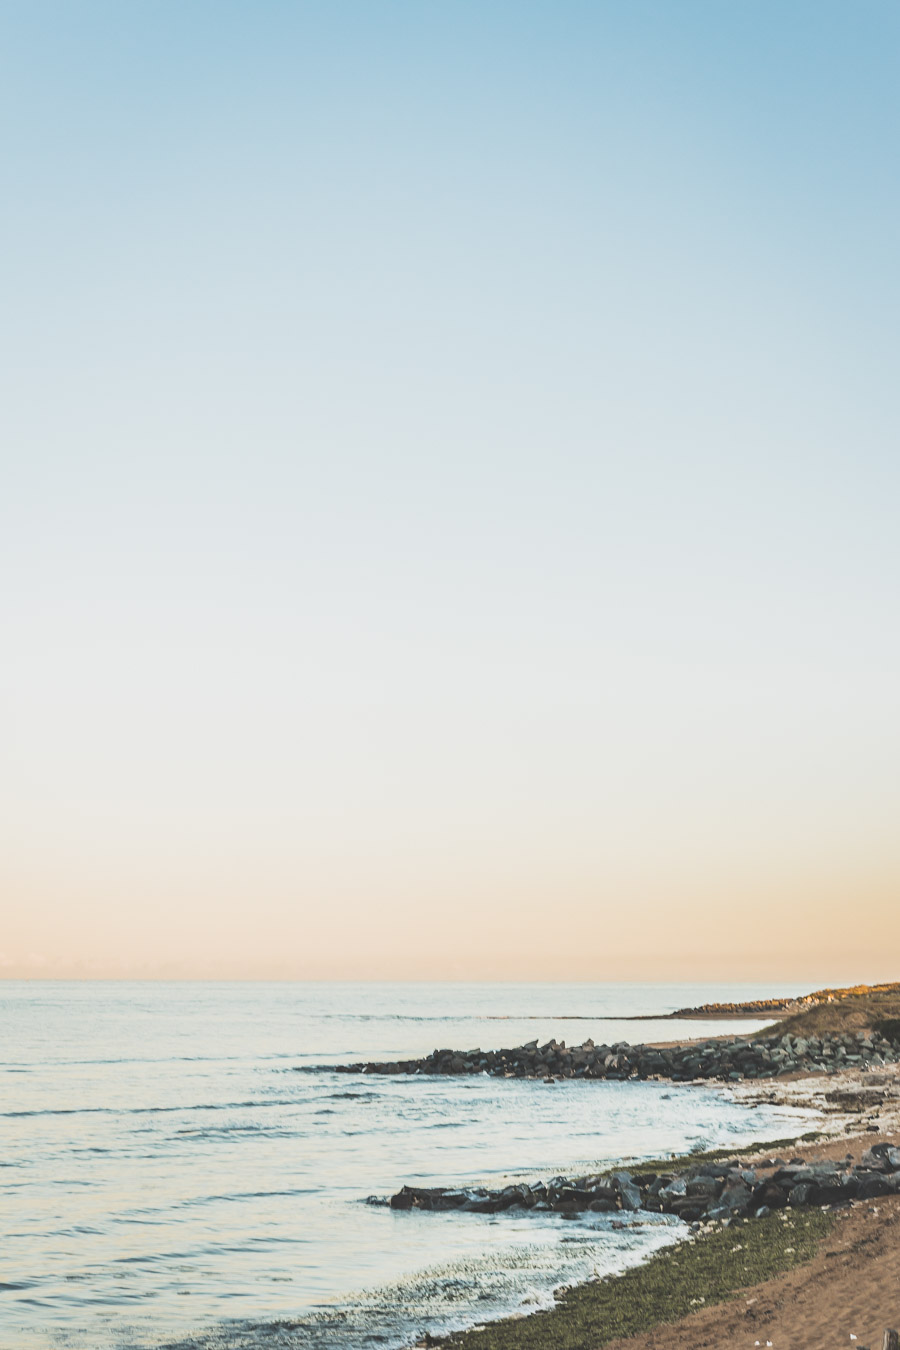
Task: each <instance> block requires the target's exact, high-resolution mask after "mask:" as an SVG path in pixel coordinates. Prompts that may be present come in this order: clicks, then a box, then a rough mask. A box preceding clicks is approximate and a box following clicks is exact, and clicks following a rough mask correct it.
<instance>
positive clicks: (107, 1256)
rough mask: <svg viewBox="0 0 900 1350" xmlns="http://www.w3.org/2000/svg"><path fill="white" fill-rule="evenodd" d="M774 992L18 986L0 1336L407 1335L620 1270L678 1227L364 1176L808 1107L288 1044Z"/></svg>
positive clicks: (418, 1049) (485, 1040) (554, 1022)
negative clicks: (430, 1204) (543, 1210)
mask: <svg viewBox="0 0 900 1350" xmlns="http://www.w3.org/2000/svg"><path fill="white" fill-rule="evenodd" d="M778 992H782V991H781V990H778V989H775V988H770V987H768V986H755V985H754V986H734V985H729V986H724V985H723V986H711V985H703V986H687V985H671V986H662V985H509V984H507V985H411V984H400V985H386V984H374V985H373V984H358V985H339V984H188V983H184V984H124V983H122V984H119V983H71V984H68V983H17V982H8V983H5V984H0V1031H2V1042H0V1328H2V1336H0V1343H2V1345H3V1346H4V1347H16V1348H18V1347H21V1348H22V1350H44V1348H45V1347H51V1346H53V1347H55V1346H68V1347H72V1348H73V1350H88V1347H90V1350H112V1347H151V1346H154V1347H158V1346H160V1345H170V1346H171V1345H179V1346H186V1345H188V1344H190V1345H192V1346H202V1347H204V1350H205V1348H206V1347H209V1350H212V1347H217V1348H218V1347H226V1346H229V1347H241V1348H242V1350H243V1348H244V1347H247V1348H248V1350H249V1347H261V1346H274V1345H279V1346H282V1345H291V1346H293V1345H297V1346H304V1347H305V1346H310V1347H316V1348H319V1347H322V1348H323V1350H327V1348H328V1347H335V1346H347V1347H351V1350H375V1347H380V1348H381V1350H390V1347H394V1346H401V1345H406V1344H409V1343H410V1340H411V1339H412V1338H414V1337H415V1335H417V1334H420V1333H421V1332H423V1331H424V1330H426V1329H428V1330H431V1331H432V1332H438V1331H441V1330H445V1329H448V1328H450V1327H457V1326H461V1325H465V1324H467V1323H470V1322H472V1321H474V1320H477V1319H483V1318H484V1317H488V1316H496V1315H499V1314H501V1313H505V1312H509V1311H513V1310H516V1309H526V1310H527V1309H529V1308H533V1307H534V1306H536V1305H538V1304H540V1303H542V1302H546V1301H547V1300H548V1299H549V1297H550V1295H551V1291H552V1290H553V1288H554V1287H555V1286H558V1285H559V1284H560V1283H564V1282H566V1283H568V1282H572V1281H574V1280H578V1279H584V1278H587V1277H589V1276H590V1275H591V1274H592V1273H595V1272H605V1271H611V1270H616V1269H622V1268H623V1267H624V1266H625V1265H627V1264H629V1263H631V1262H634V1261H636V1260H640V1259H642V1258H643V1257H644V1256H645V1255H646V1254H647V1253H648V1252H650V1251H652V1250H653V1249H654V1248H656V1247H657V1246H659V1245H661V1244H664V1243H667V1242H671V1241H674V1240H677V1239H678V1238H679V1237H680V1236H681V1235H682V1232H683V1230H682V1228H681V1226H680V1225H678V1224H674V1223H672V1222H664V1221H662V1220H657V1221H655V1222H654V1221H653V1220H652V1219H651V1218H650V1217H649V1216H645V1218H644V1219H643V1220H641V1221H639V1222H635V1223H633V1224H630V1225H629V1226H626V1227H624V1228H623V1227H620V1226H616V1227H615V1228H614V1227H613V1225H612V1220H611V1219H610V1218H609V1217H608V1216H603V1215H591V1216H585V1217H584V1218H583V1219H579V1220H577V1221H575V1222H573V1221H565V1220H562V1219H561V1218H559V1217H557V1216H547V1217H546V1218H544V1219H539V1218H537V1217H535V1216H533V1215H531V1216H526V1215H522V1214H514V1213H513V1214H501V1215H495V1216H483V1215H467V1214H446V1215H444V1214H442V1215H429V1214H418V1213H397V1212H393V1211H391V1210H390V1209H389V1208H387V1207H385V1206H384V1205H383V1204H373V1203H371V1202H370V1198H371V1197H381V1198H384V1197H386V1196H388V1195H389V1194H390V1193H391V1192H392V1191H394V1190H396V1189H397V1188H399V1186H400V1185H401V1184H402V1183H403V1182H411V1183H418V1184H423V1185H427V1184H442V1183H452V1184H456V1183H462V1182H471V1183H478V1182H484V1183H488V1184H491V1185H496V1184H497V1183H499V1182H501V1181H504V1180H505V1179H507V1178H516V1177H527V1178H531V1177H536V1176H543V1177H548V1176H551V1175H553V1174H555V1173H558V1172H569V1171H573V1170H575V1169H579V1168H582V1167H585V1168H586V1167H595V1166H598V1165H603V1164H607V1163H612V1162H614V1161H618V1160H620V1159H622V1158H630V1157H641V1156H643V1157H653V1156H657V1155H659V1154H660V1153H666V1152H670V1151H684V1150H687V1149H691V1148H704V1147H708V1146H713V1145H718V1144H723V1143H728V1144H731V1143H733V1144H734V1145H735V1146H736V1147H737V1146H739V1145H741V1144H742V1143H744V1142H747V1141H749V1140H750V1139H752V1138H766V1137H773V1136H781V1135H785V1134H791V1133H797V1132H799V1131H800V1129H801V1128H803V1127H805V1125H806V1118H804V1117H802V1116H801V1115H800V1113H797V1112H788V1111H785V1110H778V1109H775V1108H764V1109H757V1110H755V1111H753V1112H748V1111H746V1110H745V1109H744V1108H741V1107H739V1106H738V1105H737V1104H736V1103H734V1102H732V1101H731V1100H730V1099H729V1098H728V1096H727V1094H724V1093H722V1092H720V1091H717V1090H715V1089H707V1088H684V1089H676V1088H672V1087H671V1086H668V1087H667V1086H666V1085H664V1084H656V1083H644V1084H620V1083H603V1082H594V1083H585V1082H568V1083H565V1084H559V1085H555V1086H553V1087H545V1086H544V1085H543V1084H540V1083H535V1082H522V1081H517V1080H512V1079H510V1080H497V1079H490V1078H487V1077H473V1078H463V1079H441V1078H436V1079H435V1078H408V1077H403V1078H368V1077H366V1078H357V1077H347V1076H346V1075H341V1074H335V1073H333V1072H331V1071H328V1070H326V1069H324V1068H323V1069H321V1070H319V1069H318V1068H317V1069H316V1071H315V1072H312V1073H308V1072H306V1073H298V1072H296V1069H297V1068H298V1067H301V1066H318V1065H324V1064H327V1063H336V1062H345V1061H346V1062H349V1061H353V1060H358V1059H364V1058H385V1059H387V1058H391V1059H396V1058H397V1057H399V1056H414V1055H420V1054H423V1053H427V1052H429V1051H431V1050H432V1049H434V1048H435V1047H436V1046H453V1047H458V1048H463V1049H472V1048H474V1047H476V1046H479V1047H482V1048H485V1049H487V1048H492V1047H497V1046H511V1045H519V1044H521V1043H522V1042H524V1041H527V1040H531V1039H532V1038H533V1037H535V1036H537V1037H538V1038H539V1039H540V1040H541V1041H544V1040H548V1039H549V1038H550V1037H551V1036H556V1037H557V1038H558V1039H560V1040H563V1039H564V1040H566V1041H567V1042H568V1043H569V1044H575V1043H581V1042H582V1041H583V1040H584V1039H586V1038H587V1037H588V1036H591V1037H593V1039H594V1040H595V1041H597V1042H598V1043H599V1042H601V1041H606V1042H609V1043H612V1042H613V1041H616V1040H652V1039H654V1038H655V1039H674V1038H676V1037H680V1036H693V1037H702V1036H706V1035H708V1034H712V1033H715V1032H720V1031H721V1030H722V1028H721V1025H718V1026H716V1025H706V1024H701V1023H696V1022H689V1023H681V1024H679V1023H673V1022H666V1023H662V1024H654V1023H652V1022H644V1023H629V1022H627V1021H621V1020H620V1021H617V1020H616V1018H617V1017H618V1018H622V1017H625V1016H627V1015H630V1014H634V1013H646V1012H651V1013H662V1012H666V1011H669V1010H671V1009H674V1008H677V1007H679V1006H683V1005H685V1004H692V1003H697V1002H702V1001H707V1000H709V999H711V998H744V997H761V996H764V995H766V994H771V993H778ZM756 1025H758V1024H757V1023H745V1024H740V1025H735V1027H734V1029H735V1032H736V1033H737V1032H738V1031H741V1030H745V1029H746V1030H749V1029H750V1028H751V1027H754V1026H756Z"/></svg>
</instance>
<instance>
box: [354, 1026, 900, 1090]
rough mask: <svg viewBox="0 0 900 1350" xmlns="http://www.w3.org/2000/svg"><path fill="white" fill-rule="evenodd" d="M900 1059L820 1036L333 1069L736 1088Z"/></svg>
mask: <svg viewBox="0 0 900 1350" xmlns="http://www.w3.org/2000/svg"><path fill="white" fill-rule="evenodd" d="M898 1060H900V1037H898V1038H896V1039H894V1040H891V1039H888V1038H887V1037H886V1036H883V1035H880V1034H878V1033H877V1032H873V1033H871V1034H869V1033H867V1032H862V1031H861V1032H857V1033H855V1034H854V1033H852V1032H845V1033H841V1034H836V1035H823V1036H809V1037H806V1038H805V1037H801V1036H791V1035H789V1034H786V1035H783V1036H779V1035H776V1036H769V1037H765V1036H763V1037H757V1038H755V1039H754V1040H729V1039H721V1040H710V1041H699V1042H689V1043H687V1044H683V1045H674V1046H668V1047H662V1046H651V1045H629V1044H628V1043H627V1042H625V1041H619V1042H617V1043H616V1044H615V1045H595V1044H594V1042H593V1041H591V1040H588V1041H585V1042H584V1044H583V1045H574V1046H567V1045H566V1043H565V1041H556V1040H552V1041H548V1042H547V1043H546V1045H540V1046H539V1045H538V1043H537V1041H529V1042H528V1044H527V1045H520V1046H518V1047H517V1048H516V1049H513V1050H487V1051H483V1050H480V1049H477V1050H434V1051H433V1052H432V1053H431V1054H430V1055H427V1056H426V1057H425V1058H424V1059H405V1060H396V1061H390V1062H387V1063H374V1064H373V1063H369V1064H367V1063H362V1064H335V1065H332V1066H331V1067H332V1069H334V1070H335V1071H336V1072H338V1073H378V1074H473V1073H485V1074H490V1075H491V1076H492V1077H495V1078H539V1079H543V1080H544V1082H554V1081H556V1080H558V1079H565V1078H591V1079H593V1078H602V1079H607V1080H609V1079H613V1080H616V1081H619V1082H624V1081H626V1080H629V1079H638V1080H646V1079H665V1080H667V1081H671V1082H673V1083H694V1082H699V1081H701V1080H704V1079H706V1080H709V1079H711V1080H714V1081H717V1082H726V1083H727V1082H732V1083H736V1082H739V1081H741V1080H742V1079H746V1078H776V1077H779V1076H783V1075H784V1074H788V1073H797V1072H801V1073H837V1072H838V1071H839V1070H841V1069H849V1068H857V1069H860V1068H862V1069H869V1068H873V1069H874V1068H880V1067H882V1066H883V1065H885V1064H894V1063H896V1062H897V1061H898Z"/></svg>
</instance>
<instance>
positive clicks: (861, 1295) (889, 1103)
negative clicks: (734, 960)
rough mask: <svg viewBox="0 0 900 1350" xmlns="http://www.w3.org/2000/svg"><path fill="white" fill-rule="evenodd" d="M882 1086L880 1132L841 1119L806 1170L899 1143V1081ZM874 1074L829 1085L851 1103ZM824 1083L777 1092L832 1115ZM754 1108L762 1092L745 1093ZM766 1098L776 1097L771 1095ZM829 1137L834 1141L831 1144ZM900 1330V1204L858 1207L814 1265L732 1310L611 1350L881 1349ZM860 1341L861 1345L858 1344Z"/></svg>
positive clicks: (748, 1294)
mask: <svg viewBox="0 0 900 1350" xmlns="http://www.w3.org/2000/svg"><path fill="white" fill-rule="evenodd" d="M878 1076H879V1077H884V1078H885V1079H886V1080H887V1081H886V1082H885V1090H886V1094H890V1095H889V1096H886V1100H885V1103H884V1105H883V1106H882V1107H881V1108H879V1110H878V1112H877V1124H878V1127H879V1128H878V1129H877V1130H875V1129H873V1127H872V1126H871V1125H870V1126H868V1127H866V1126H862V1127H861V1126H860V1122H859V1119H858V1117H857V1118H854V1117H852V1116H846V1115H843V1114H835V1115H834V1116H833V1117H832V1120H831V1121H829V1122H828V1123H827V1124H826V1128H825V1137H823V1140H822V1142H821V1143H818V1142H817V1143H816V1144H815V1145H813V1146H809V1147H808V1148H803V1149H798V1151H797V1156H798V1157H803V1158H804V1159H806V1160H808V1161H812V1160H817V1159H828V1160H834V1161H839V1160H843V1159H844V1158H845V1157H846V1155H847V1154H848V1153H852V1154H853V1155H854V1157H855V1159H856V1160H858V1159H859V1158H860V1156H861V1155H862V1153H863V1152H864V1151H865V1150H866V1149H869V1148H871V1147H872V1146H873V1145H874V1144H878V1143H883V1142H885V1143H891V1144H894V1145H896V1144H898V1142H900V1072H898V1071H897V1070H896V1069H894V1070H893V1071H892V1072H891V1073H889V1074H888V1073H885V1074H884V1075H878ZM872 1077H873V1075H871V1074H859V1073H847V1074H842V1075H840V1078H839V1080H838V1079H834V1078H831V1079H828V1080H827V1090H828V1091H829V1092H830V1093H831V1092H834V1091H836V1090H838V1091H840V1090H843V1091H846V1092H847V1093H848V1094H850V1093H853V1092H854V1091H858V1090H861V1089H862V1090H865V1089H867V1088H869V1087H870V1086H871V1079H872ZM825 1090H826V1082H824V1081H823V1080H821V1079H819V1078H810V1079H807V1078H797V1079H795V1080H794V1081H793V1082H790V1083H784V1084H779V1088H778V1097H779V1098H780V1099H781V1100H783V1101H784V1102H785V1103H786V1104H790V1105H800V1104H803V1105H807V1106H813V1107H816V1108H817V1109H822V1107H823V1106H825V1103H824V1093H825ZM735 1095H736V1096H738V1097H743V1098H745V1099H746V1100H747V1101H748V1103H752V1102H753V1100H754V1099H755V1098H756V1099H758V1097H759V1095H760V1094H759V1092H758V1090H757V1089H754V1088H752V1087H740V1088H738V1089H736V1090H735ZM767 1095H768V1094H767ZM828 1136H830V1137H828ZM898 1325H900V1196H882V1197H879V1199H878V1200H876V1201H867V1202H862V1203H858V1204H853V1205H851V1206H850V1207H849V1208H848V1209H845V1210H842V1211H840V1212H839V1213H838V1216H837V1221H836V1223H835V1227H834V1229H833V1231H832V1233H831V1234H830V1235H829V1236H828V1238H827V1239H826V1240H825V1241H824V1242H823V1243H822V1244H821V1249H820V1251H819V1253H818V1254H817V1255H816V1256H815V1258H814V1259H813V1260H812V1261H810V1262H809V1263H808V1264H805V1265H802V1266H800V1267H798V1268H796V1269H794V1270H791V1271H788V1272H786V1273H785V1274H783V1275H779V1276H776V1277H775V1278H773V1279H770V1280H767V1281H765V1282H764V1283H762V1284H758V1285H750V1286H748V1287H747V1288H745V1289H742V1290H740V1291H739V1292H738V1293H736V1294H735V1296H734V1297H733V1298H732V1299H730V1300H729V1301H727V1302H725V1303H721V1304H719V1305H717V1306H716V1307H713V1308H708V1309H702V1310H700V1311H698V1312H696V1313H694V1314H692V1315H690V1316H688V1317H685V1318H682V1319H681V1320H679V1321H678V1322H675V1323H664V1324H661V1325H660V1326H658V1327H657V1328H655V1329H654V1330H652V1331H649V1332H646V1333H644V1334H642V1335H639V1336H631V1337H628V1338H626V1339H617V1340H614V1341H609V1342H607V1345H608V1346H609V1348H610V1350H625V1347H628V1350H701V1347H702V1348H703V1350H743V1347H745V1346H746V1347H747V1348H748V1350H751V1348H752V1347H755V1346H757V1345H761V1346H764V1345H766V1344H767V1343H769V1342H771V1345H772V1346H773V1347H774V1348H775V1350H828V1348H829V1347H832V1346H834V1347H838V1346H853V1345H855V1346H856V1348H857V1350H863V1347H871V1348H872V1350H875V1347H878V1350H880V1347H881V1343H882V1333H883V1332H884V1330H885V1328H887V1327H897V1326H898ZM854 1338H855V1339H854Z"/></svg>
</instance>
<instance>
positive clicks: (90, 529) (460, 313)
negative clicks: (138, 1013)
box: [0, 0, 900, 987]
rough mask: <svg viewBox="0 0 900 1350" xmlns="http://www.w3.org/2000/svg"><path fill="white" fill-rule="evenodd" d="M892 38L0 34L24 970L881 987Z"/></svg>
mask: <svg viewBox="0 0 900 1350" xmlns="http://www.w3.org/2000/svg"><path fill="white" fill-rule="evenodd" d="M898 91H900V8H898V6H897V5H896V3H894V0H884V2H883V3H878V2H877V0H857V2H856V3H853V4H847V3H846V2H845V0H840V2H839V3H834V2H832V0H811V2H810V3H805V2H803V0H787V3H786V2H785V0H764V2H763V3H759V2H757V0H754V2H753V3H751V0H736V3H730V4H722V3H721V0H683V2H682V3H678V4H674V3H672V0H627V3H626V0H618V2H617V3H609V2H604V0H591V2H590V3H577V2H575V0H554V2H553V3H549V2H545V3H541V4H535V3H529V2H528V0H510V2H509V3H500V2H499V0H493V2H492V0H471V2H470V0H453V3H445V4H437V3H425V0H416V3H412V2H411V0H410V2H406V3H399V2H396V0H374V2H373V0H361V2H359V3H353V2H352V0H335V2H334V3H331V2H330V0H329V2H328V3H326V2H325V0H321V2H317V3H302V2H301V0H298V2H297V3H286V2H284V3H281V2H276V0H253V3H250V2H249V0H245V2H244V3H240V4H237V3H231V2H230V0H209V2H204V0H187V3H185V2H184V0H178V3H174V2H173V0H159V2H157V3H152V4H151V3H143V4H124V5H123V4H122V3H121V0H115V3H107V4H99V3H93V2H89V0H85V2H83V3H77V4H70V3H57V4H48V3H43V0H27V3H26V2H25V0H18V2H13V0H5V3H0V109H2V114H0V115H2V126H3V153H2V158H0V194H2V195H0V201H2V213H0V275H2V289H0V345H2V391H0V457H2V486H0V560H2V569H3V581H4V584H3V588H2V616H0V617H2V631H3V656H2V662H0V711H2V724H3V725H2V737H0V845H2V861H0V911H2V913H0V973H3V974H6V975H11V976H28V975H69V974H75V975H92V974H96V975H113V976H115V975H151V976H158V975H198V976H209V975H234V976H248V977H253V976H304V977H305V976H311V977H369V976H371V977H410V978H427V977H468V978H481V977H484V978H488V977H490V978H493V977H497V978H510V979H512V978H542V977H546V978H548V979H549V978H563V977H565V976H566V975H572V976H576V977H578V978H582V979H591V978H597V979H608V978H615V977H620V978H643V977H646V978H655V977H666V978H670V979H677V978H679V977H684V978H702V977H708V978H710V979H715V978H723V977H730V976H734V977H743V978H756V977H759V978H772V977H777V978H782V977H783V978H785V979H786V980H788V981H789V982H790V983H791V986H792V987H793V985H795V984H797V985H798V986H802V985H803V982H804V980H806V979H818V978H833V979H835V980H842V979H865V978H876V977H880V978H885V977H893V978H896V977H897V975H898V971H897V966H896V955H897V949H898V941H900V829H898V821H900V625H898V614H900V543H898V539H900V530H898V508H900V496H898V490H900V461H898V435H897V433H898V427H900V418H898V401H900V393H898V390H900V383H898V369H900V364H898V357H900V352H898V324H900V317H898V316H900V310H898V301H900V266H898V239H900V210H898V207H900V172H898V170H900V164H898V158H900V154H898V146H900V136H898V133H900V126H898V120H900V119H898V111H900V92H898Z"/></svg>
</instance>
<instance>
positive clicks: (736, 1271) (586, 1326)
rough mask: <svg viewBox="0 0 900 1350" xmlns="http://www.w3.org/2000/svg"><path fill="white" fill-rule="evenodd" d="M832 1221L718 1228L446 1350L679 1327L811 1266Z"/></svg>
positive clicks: (541, 1344)
mask: <svg viewBox="0 0 900 1350" xmlns="http://www.w3.org/2000/svg"><path fill="white" fill-rule="evenodd" d="M834 1222H835V1220H834V1216H833V1215H832V1214H829V1213H824V1212H823V1211H822V1210H818V1209H814V1210H805V1211H800V1210H798V1211H795V1210H782V1211H781V1213H777V1214H772V1215H770V1216H768V1217H767V1218H764V1219H751V1220H749V1221H745V1222H743V1223H738V1224H735V1225H733V1226H730V1227H728V1228H714V1229H711V1230H708V1231H705V1232H703V1233H701V1234H699V1235H698V1236H697V1237H695V1238H693V1239H692V1240H691V1241H689V1242H685V1243H681V1244H679V1245H678V1246H675V1247H669V1248H666V1249H665V1250H664V1251H661V1252H657V1253H656V1254H655V1255H654V1256H652V1257H651V1258H650V1260H649V1261H647V1262H646V1263H645V1264H644V1265H641V1266H637V1267H635V1268H634V1269H633V1270H628V1271H626V1272H625V1273H624V1274H623V1275H617V1276H613V1277H609V1278H606V1279H602V1280H596V1281H593V1282H591V1283H589V1284H583V1285H579V1286H578V1287H577V1288H575V1289H570V1290H567V1291H566V1292H565V1293H563V1294H562V1295H561V1296H560V1299H559V1302H558V1303H557V1305H556V1307H554V1308H552V1309H550V1310H549V1311H547V1312H539V1313H534V1314H533V1315H532V1316H531V1317H526V1318H513V1319H509V1320H507V1321H503V1322H494V1323H491V1324H488V1325H487V1326H484V1327H477V1328H475V1329H474V1330H472V1331H466V1332H460V1333H457V1334H456V1335H453V1336H450V1337H447V1338H446V1339H444V1340H442V1341H441V1345H442V1346H444V1347H447V1348H448V1350H449V1347H459V1350H549V1347H553V1350H599V1347H600V1346H603V1345H607V1344H608V1343H609V1342H610V1341H612V1340H615V1339H616V1337H618V1336H633V1335H636V1334H637V1333H638V1332H641V1331H647V1330H649V1329H650V1328H651V1327H655V1326H657V1325H659V1324H660V1323H665V1322H674V1321H677V1320H678V1318H680V1317H683V1316H685V1315H686V1314H688V1313H691V1312H694V1311H696V1310H697V1309H698V1308H702V1307H708V1306H709V1305H710V1304H714V1303H721V1302H723V1301H724V1300H725V1299H728V1298H730V1297H731V1296H732V1295H734V1294H735V1293H737V1292H738V1291H739V1290H741V1289H746V1288H747V1287H748V1286H750V1285H754V1284H758V1283H760V1282H761V1281H762V1280H766V1279H769V1278H770V1277H771V1276H773V1275H778V1274H780V1273H781V1272H782V1271H785V1270H790V1269H791V1268H792V1267H793V1266H797V1265H801V1264H802V1263H803V1262H805V1261H809V1260H811V1259H812V1257H813V1256H815V1254H816V1252H817V1250H818V1248H819V1244H820V1242H821V1241H822V1239H823V1238H824V1237H825V1236H826V1235H827V1234H828V1233H829V1232H830V1231H831V1228H832V1226H833V1224H834ZM432 1343H433V1342H432Z"/></svg>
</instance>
